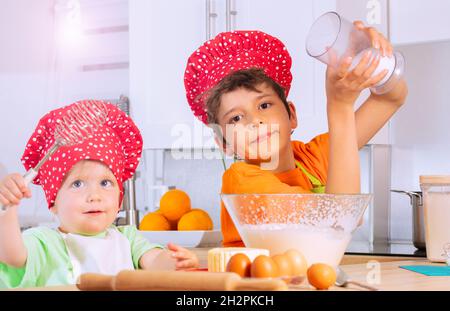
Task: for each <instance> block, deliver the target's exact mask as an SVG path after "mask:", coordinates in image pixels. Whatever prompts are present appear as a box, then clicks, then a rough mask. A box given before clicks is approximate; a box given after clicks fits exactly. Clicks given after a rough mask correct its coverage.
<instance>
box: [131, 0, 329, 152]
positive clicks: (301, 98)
mask: <svg viewBox="0 0 450 311" xmlns="http://www.w3.org/2000/svg"><path fill="white" fill-rule="evenodd" d="M334 9H335V0H325V1H313V0H302V1H298V0H280V1H277V2H274V1H271V0H189V1H186V0H172V1H165V0H152V1H146V0H133V1H129V25H130V30H129V31H130V34H129V38H130V100H131V106H132V115H133V117H134V119H135V120H136V123H137V124H138V126H139V127H140V129H141V131H142V134H143V136H144V148H146V149H153V148H154V149H160V148H179V147H184V148H205V147H212V146H214V145H215V143H214V140H213V136H212V132H211V131H210V130H209V129H208V128H207V127H205V126H204V125H203V124H201V122H199V121H198V120H197V119H196V118H194V116H193V114H192V113H191V111H190V109H189V106H188V104H187V101H186V97H185V89H184V84H183V74H184V70H185V66H186V61H187V58H188V57H189V55H190V54H191V53H192V52H193V51H194V50H195V49H196V48H197V47H199V46H200V45H201V44H202V43H203V42H204V41H205V40H206V39H207V38H208V37H213V36H215V35H216V34H218V33H219V32H222V31H226V30H239V29H240V30H253V29H259V30H262V31H265V32H267V33H269V34H272V35H274V36H277V37H279V38H280V39H281V40H282V41H283V42H284V43H285V44H286V46H287V48H288V50H289V51H290V53H291V56H292V58H293V69H292V72H293V76H294V80H293V84H292V87H291V93H290V95H289V98H288V99H289V100H291V101H293V102H294V103H295V104H296V107H297V111H298V116H299V120H300V122H299V128H298V129H297V130H296V131H295V132H294V139H300V140H309V139H310V138H312V137H313V136H315V135H317V134H319V133H321V132H324V131H326V129H327V121H326V98H325V88H324V85H325V69H326V68H325V66H324V65H323V64H321V63H319V62H317V61H315V60H314V59H312V58H310V57H309V56H308V55H307V54H306V51H305V40H306V34H307V31H308V30H309V27H310V26H311V24H312V22H313V21H314V19H315V18H316V17H318V16H319V15H321V14H322V13H324V12H326V11H329V10H334Z"/></svg>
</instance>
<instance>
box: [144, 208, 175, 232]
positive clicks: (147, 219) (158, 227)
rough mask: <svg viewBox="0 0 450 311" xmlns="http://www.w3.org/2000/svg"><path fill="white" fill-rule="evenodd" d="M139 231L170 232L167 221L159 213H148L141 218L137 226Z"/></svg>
mask: <svg viewBox="0 0 450 311" xmlns="http://www.w3.org/2000/svg"><path fill="white" fill-rule="evenodd" d="M139 230H145V231H163V230H170V223H169V221H168V220H167V219H166V218H165V217H164V216H163V215H162V214H160V213H158V212H153V213H148V214H147V215H145V216H144V218H142V221H141V223H140V224H139Z"/></svg>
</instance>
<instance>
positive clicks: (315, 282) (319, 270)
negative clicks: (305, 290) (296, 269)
mask: <svg viewBox="0 0 450 311" xmlns="http://www.w3.org/2000/svg"><path fill="white" fill-rule="evenodd" d="M307 275H308V282H309V284H311V285H312V286H314V287H315V288H317V289H328V288H329V287H330V286H332V285H333V284H334V282H336V271H335V270H334V268H333V267H331V266H329V265H327V264H324V263H315V264H313V265H311V267H309V269H308V272H307Z"/></svg>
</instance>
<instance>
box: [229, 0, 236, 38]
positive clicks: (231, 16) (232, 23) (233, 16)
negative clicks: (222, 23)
mask: <svg viewBox="0 0 450 311" xmlns="http://www.w3.org/2000/svg"><path fill="white" fill-rule="evenodd" d="M234 4H235V3H234V0H227V6H226V16H227V20H226V23H227V31H234V30H235V29H236V15H237V14H238V12H237V10H236V9H235V5H234Z"/></svg>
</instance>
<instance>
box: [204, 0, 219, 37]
mask: <svg viewBox="0 0 450 311" xmlns="http://www.w3.org/2000/svg"><path fill="white" fill-rule="evenodd" d="M205 3H206V40H209V39H211V37H212V35H213V33H215V24H216V22H215V19H216V18H217V13H216V12H214V0H205Z"/></svg>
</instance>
